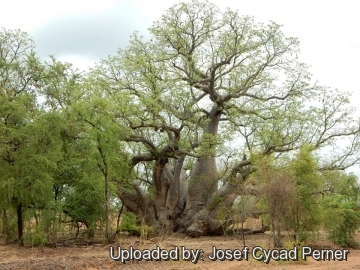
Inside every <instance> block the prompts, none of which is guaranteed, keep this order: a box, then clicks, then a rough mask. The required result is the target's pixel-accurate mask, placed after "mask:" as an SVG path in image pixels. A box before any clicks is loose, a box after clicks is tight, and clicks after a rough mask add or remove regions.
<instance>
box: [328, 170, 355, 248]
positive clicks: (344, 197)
mask: <svg viewBox="0 0 360 270" xmlns="http://www.w3.org/2000/svg"><path fill="white" fill-rule="evenodd" d="M324 176H325V177H326V180H327V181H326V184H327V185H326V186H325V192H326V194H327V196H325V197H324V200H323V207H324V217H325V219H324V223H325V227H326V228H327V229H328V230H329V239H330V240H332V241H333V242H334V243H336V244H338V245H340V246H344V247H345V246H348V247H357V246H358V243H357V242H356V241H355V240H354V236H355V233H356V230H357V229H358V228H359V226H360V212H359V210H358V207H359V184H358V183H357V178H356V176H354V175H346V174H344V173H339V172H331V173H327V174H325V175H324ZM334 177H335V178H336V181H332V180H333V179H334Z"/></svg>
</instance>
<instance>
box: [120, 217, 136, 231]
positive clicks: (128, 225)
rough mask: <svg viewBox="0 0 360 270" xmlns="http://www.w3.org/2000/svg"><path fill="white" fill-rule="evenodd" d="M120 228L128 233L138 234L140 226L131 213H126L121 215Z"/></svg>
mask: <svg viewBox="0 0 360 270" xmlns="http://www.w3.org/2000/svg"><path fill="white" fill-rule="evenodd" d="M120 230H121V231H126V232H129V233H130V234H135V235H140V227H139V226H137V225H136V216H135V215H134V214H133V213H126V214H125V215H124V216H123V219H122V222H121V225H120Z"/></svg>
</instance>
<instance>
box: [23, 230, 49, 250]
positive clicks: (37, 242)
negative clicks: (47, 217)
mask: <svg viewBox="0 0 360 270" xmlns="http://www.w3.org/2000/svg"><path fill="white" fill-rule="evenodd" d="M24 242H25V244H26V245H29V246H31V247H40V246H44V245H45V244H47V242H48V241H47V236H46V234H45V233H44V232H43V231H42V230H41V229H40V228H36V227H35V228H33V229H31V230H30V231H27V232H26V233H25V234H24Z"/></svg>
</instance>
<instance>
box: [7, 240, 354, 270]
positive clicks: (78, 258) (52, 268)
mask: <svg viewBox="0 0 360 270" xmlns="http://www.w3.org/2000/svg"><path fill="white" fill-rule="evenodd" d="M269 238H270V237H269V235H268V234H259V235H248V236H246V245H247V246H249V248H250V250H251V249H252V248H253V247H254V246H262V247H263V248H266V249H268V248H269V247H270V246H269V245H270V244H269V243H270V242H269ZM357 238H358V239H357V240H360V235H358V237H357ZM316 244H317V246H318V247H332V248H335V246H334V245H332V244H331V243H330V242H328V241H327V240H324V239H323V238H322V239H319V240H318V242H317V243H316ZM117 245H120V246H121V248H123V249H128V248H130V246H132V247H133V248H136V249H141V250H142V249H144V248H147V249H154V248H156V247H157V246H159V247H160V248H163V249H167V250H170V249H173V248H174V247H179V248H180V247H181V246H185V248H187V249H203V250H204V253H203V254H202V256H203V259H204V261H201V260H200V261H199V262H198V263H197V264H193V263H191V262H189V261H184V260H179V261H172V260H170V261H130V262H127V263H126V264H122V263H121V262H118V261H113V260H112V259H110V257H109V248H110V246H109V245H96V246H87V247H82V248H81V247H61V248H28V247H27V248H26V247H25V248H19V247H17V246H15V245H10V246H9V245H0V254H1V257H0V269H4V270H9V269H14V270H15V269H16V270H17V269H19V270H25V269H26V270H37V269H41V270H60V269H61V270H69V269H74V270H75V269H76V270H77V269H79V270H97V269H141V270H148V269H157V270H159V268H160V269H161V270H166V269H174V270H177V269H179V270H180V269H231V270H235V269H269V268H270V269H298V270H299V269H324V270H325V269H360V250H350V255H349V258H348V261H321V262H318V261H314V260H312V259H310V260H307V261H306V262H305V263H304V262H291V261H290V262H276V261H273V260H271V261H270V263H269V264H265V263H263V262H261V261H257V260H255V259H254V258H252V256H251V254H250V256H249V260H248V261H210V260H209V259H208V255H210V254H211V253H212V247H213V246H215V247H216V248H217V249H242V248H243V244H242V240H241V239H240V237H239V236H231V237H230V236H227V237H200V238H188V237H186V236H184V235H175V236H172V237H167V238H152V239H147V240H141V239H139V238H135V237H125V236H123V237H121V238H120V239H118V243H117V244H114V245H113V247H117Z"/></svg>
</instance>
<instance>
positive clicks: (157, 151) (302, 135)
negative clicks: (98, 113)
mask: <svg viewBox="0 0 360 270" xmlns="http://www.w3.org/2000/svg"><path fill="white" fill-rule="evenodd" d="M149 31H150V35H151V39H149V40H144V39H143V38H142V37H140V36H139V35H138V34H137V33H135V34H134V35H133V36H132V37H131V40H130V45H129V46H128V47H127V48H126V49H123V50H119V51H118V54H117V55H116V56H111V57H109V58H108V59H106V60H103V61H101V62H100V63H98V65H97V66H96V67H95V68H94V69H93V70H92V71H91V72H90V75H89V77H90V78H91V80H92V87H95V88H97V89H100V90H99V91H100V92H101V96H102V97H103V98H105V99H108V100H109V102H112V104H118V105H117V106H116V105H114V106H113V105H112V106H111V107H112V108H114V107H116V109H115V111H116V112H114V114H115V116H116V117H115V118H116V120H114V121H116V123H117V124H118V125H119V126H121V127H122V129H121V136H122V138H123V141H125V142H126V146H124V149H123V150H124V151H126V152H127V153H128V154H129V160H128V162H129V164H130V165H131V166H130V167H131V171H132V172H133V174H131V176H129V177H128V179H127V180H126V181H121V182H120V181H118V190H117V194H118V196H119V198H120V199H121V201H122V203H123V204H124V205H125V206H126V208H127V209H128V210H129V211H132V212H133V213H135V214H136V215H137V217H138V218H139V220H143V221H144V222H146V224H148V225H150V226H153V227H154V228H165V229H169V230H170V229H172V230H186V231H187V232H188V233H192V234H208V233H212V232H215V231H216V230H217V229H219V227H220V226H221V225H222V224H223V222H224V221H223V220H222V219H221V218H220V217H219V213H220V212H221V211H223V210H224V209H226V208H229V207H230V206H231V205H232V204H233V202H234V200H235V198H236V197H238V196H239V195H242V194H256V192H257V188H256V186H253V185H248V184H247V179H248V177H249V175H250V174H251V173H252V172H253V171H254V170H256V168H255V167H254V166H253V163H252V159H253V157H254V155H256V156H259V155H260V156H261V155H274V156H276V157H277V158H281V157H282V156H286V154H287V153H293V152H294V151H297V150H298V149H299V148H300V147H301V146H302V145H304V144H309V145H312V146H313V149H314V151H320V149H322V148H323V147H334V145H335V143H336V142H337V140H340V139H343V138H348V139H349V145H347V147H346V148H344V149H343V150H342V151H341V152H336V153H335V154H334V155H333V156H332V157H331V158H327V159H326V160H325V159H324V160H323V161H322V162H320V166H321V168H319V169H323V170H334V169H345V168H348V167H349V166H351V165H354V164H357V163H358V162H359V156H358V149H359V148H358V143H359V142H358V139H359V137H358V135H359V125H358V121H357V120H356V119H353V117H352V110H351V108H350V107H349V106H348V103H349V100H348V94H346V93H343V92H339V91H333V90H331V89H329V88H325V87H321V86H318V85H316V84H312V83H311V77H310V74H309V72H308V67H307V65H306V64H304V63H300V62H299V61H298V53H299V47H298V45H299V42H298V40H297V39H296V38H292V37H286V36H285V35H284V34H283V33H282V31H281V27H280V26H279V25H278V24H276V23H274V22H270V23H268V24H257V23H255V22H254V20H253V18H251V17H248V16H241V15H240V14H239V12H238V11H232V10H230V9H228V10H226V11H225V12H220V11H219V9H218V8H217V7H216V6H215V5H214V4H211V3H209V2H202V1H197V0H194V1H191V2H189V3H179V4H176V5H174V6H173V7H171V8H170V9H169V10H168V11H167V12H166V13H165V14H164V15H163V16H162V17H161V19H160V20H159V21H157V22H155V23H154V24H153V25H152V27H151V28H150V29H149ZM239 145H240V147H239ZM229 146H230V147H229ZM348 146H349V147H348ZM231 147H233V149H232V150H231ZM229 149H230V150H229ZM244 154H246V155H244ZM230 156H231V157H230ZM243 157H244V158H243ZM224 161H225V162H224ZM221 164H222V165H221ZM224 164H225V165H224ZM220 165H221V166H222V167H221V168H219V166H220ZM115 182H116V181H115ZM199 224H200V225H201V226H200V227H199V226H198V225H199Z"/></svg>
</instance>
